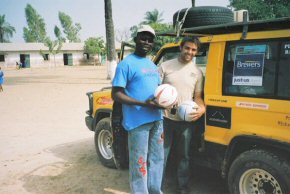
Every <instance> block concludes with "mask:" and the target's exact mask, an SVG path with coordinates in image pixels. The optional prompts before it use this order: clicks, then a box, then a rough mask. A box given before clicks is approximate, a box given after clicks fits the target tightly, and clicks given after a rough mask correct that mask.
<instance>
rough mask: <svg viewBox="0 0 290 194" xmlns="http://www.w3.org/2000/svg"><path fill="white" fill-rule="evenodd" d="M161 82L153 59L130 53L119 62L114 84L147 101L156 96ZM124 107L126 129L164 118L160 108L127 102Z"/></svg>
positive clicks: (129, 94)
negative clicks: (155, 92) (155, 93)
mask: <svg viewBox="0 0 290 194" xmlns="http://www.w3.org/2000/svg"><path fill="white" fill-rule="evenodd" d="M160 82H161V80H160V75H159V73H158V70H157V67H156V65H155V64H154V63H153V62H152V61H151V60H149V59H147V58H143V57H139V56H137V55H135V54H130V55H128V56H127V57H126V58H125V59H124V60H122V61H121V62H120V63H119V64H118V66H117V69H116V74H115V77H114V79H113V82H112V85H113V87H122V88H124V89H125V93H126V95H128V96H130V97H131V98H134V99H136V100H139V101H146V100H148V99H149V98H152V97H153V96H154V91H155V89H156V88H157V87H158V85H159V84H160ZM122 109H123V123H122V124H123V126H124V128H125V129H126V130H131V129H134V128H136V127H138V126H140V125H143V124H146V123H150V122H153V121H158V120H161V119H162V111H161V110H160V109H156V108H149V107H143V106H137V105H127V104H123V105H122Z"/></svg>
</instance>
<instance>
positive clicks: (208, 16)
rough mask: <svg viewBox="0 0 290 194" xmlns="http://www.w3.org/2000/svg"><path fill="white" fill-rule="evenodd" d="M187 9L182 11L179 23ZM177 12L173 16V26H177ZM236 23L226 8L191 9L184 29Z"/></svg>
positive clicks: (205, 7) (202, 7)
mask: <svg viewBox="0 0 290 194" xmlns="http://www.w3.org/2000/svg"><path fill="white" fill-rule="evenodd" d="M186 10H187V8H185V9H182V10H180V13H179V18H178V21H181V19H182V18H183V16H184V14H185V12H186ZM178 12H179V11H177V12H176V13H175V14H174V15H173V26H175V24H176V21H177V16H178ZM233 21H234V14H233V12H232V11H231V10H230V9H228V8H226V7H219V6H200V7H191V8H190V9H189V10H188V12H187V15H186V17H185V20H184V23H183V26H182V28H190V27H197V26H208V25H216V24H224V23H230V22H233Z"/></svg>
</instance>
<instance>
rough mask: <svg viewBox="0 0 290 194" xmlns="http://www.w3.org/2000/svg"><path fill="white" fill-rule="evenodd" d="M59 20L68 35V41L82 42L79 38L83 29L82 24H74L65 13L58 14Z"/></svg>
mask: <svg viewBox="0 0 290 194" xmlns="http://www.w3.org/2000/svg"><path fill="white" fill-rule="evenodd" d="M58 18H59V21H60V23H61V26H62V28H63V33H64V34H65V35H66V39H67V40H68V41H69V42H81V39H80V37H79V32H80V30H81V29H82V27H81V24H79V23H75V24H73V22H72V19H71V17H70V16H69V15H66V14H65V13H63V12H58Z"/></svg>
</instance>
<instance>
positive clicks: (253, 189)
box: [228, 150, 290, 194]
mask: <svg viewBox="0 0 290 194" xmlns="http://www.w3.org/2000/svg"><path fill="white" fill-rule="evenodd" d="M228 187H229V191H230V193H231V194H251V193H253V194H255V193H259V194H260V193H267V194H268V193H269V194H270V193H274V194H288V193H290V164H289V161H287V160H286V159H283V158H282V157H279V156H278V155H276V154H273V153H271V152H268V151H265V150H250V151H246V152H244V153H242V154H241V155H240V156H238V157H237V158H236V159H235V160H234V162H233V163H232V165H231V167H230V169H229V174H228Z"/></svg>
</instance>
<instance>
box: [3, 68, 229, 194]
mask: <svg viewBox="0 0 290 194" xmlns="http://www.w3.org/2000/svg"><path fill="white" fill-rule="evenodd" d="M3 70H4V73H5V79H6V82H5V84H4V92H3V93H0V146H1V152H0V172H1V173H0V193H1V194H2V193H5V194H6V193H7V194H10V193H11V194H14V193H15V194H16V193H17V194H19V193H21V194H22V193H24V194H25V193H44V194H46V193H86V194H89V193H97V194H103V193H108V194H109V193H115V194H122V193H129V185H128V171H127V170H114V169H108V168H105V167H103V166H102V165H101V163H100V162H99V160H98V158H97V155H96V153H95V150H94V149H95V148H94V140H93V133H92V132H91V131H89V130H88V129H87V128H86V125H85V122H84V117H85V111H86V110H87V107H88V101H87V97H86V95H85V93H86V92H88V91H94V90H99V89H100V88H102V87H105V86H109V85H110V81H108V80H107V79H106V72H105V71H106V69H105V67H104V66H95V67H93V66H79V67H59V68H39V69H38V68H37V69H22V70H14V69H5V68H3ZM195 175H196V176H194V178H193V181H192V183H193V184H192V190H193V191H192V193H197V194H198V193H199V194H212V193H216V194H224V193H225V192H224V190H223V189H221V186H220V185H221V184H222V180H221V179H220V178H219V176H218V174H217V173H215V172H212V171H202V173H200V172H196V173H195ZM165 193H169V194H170V193H172V194H173V193H174V192H173V188H172V185H171V184H168V187H166V188H165Z"/></svg>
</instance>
